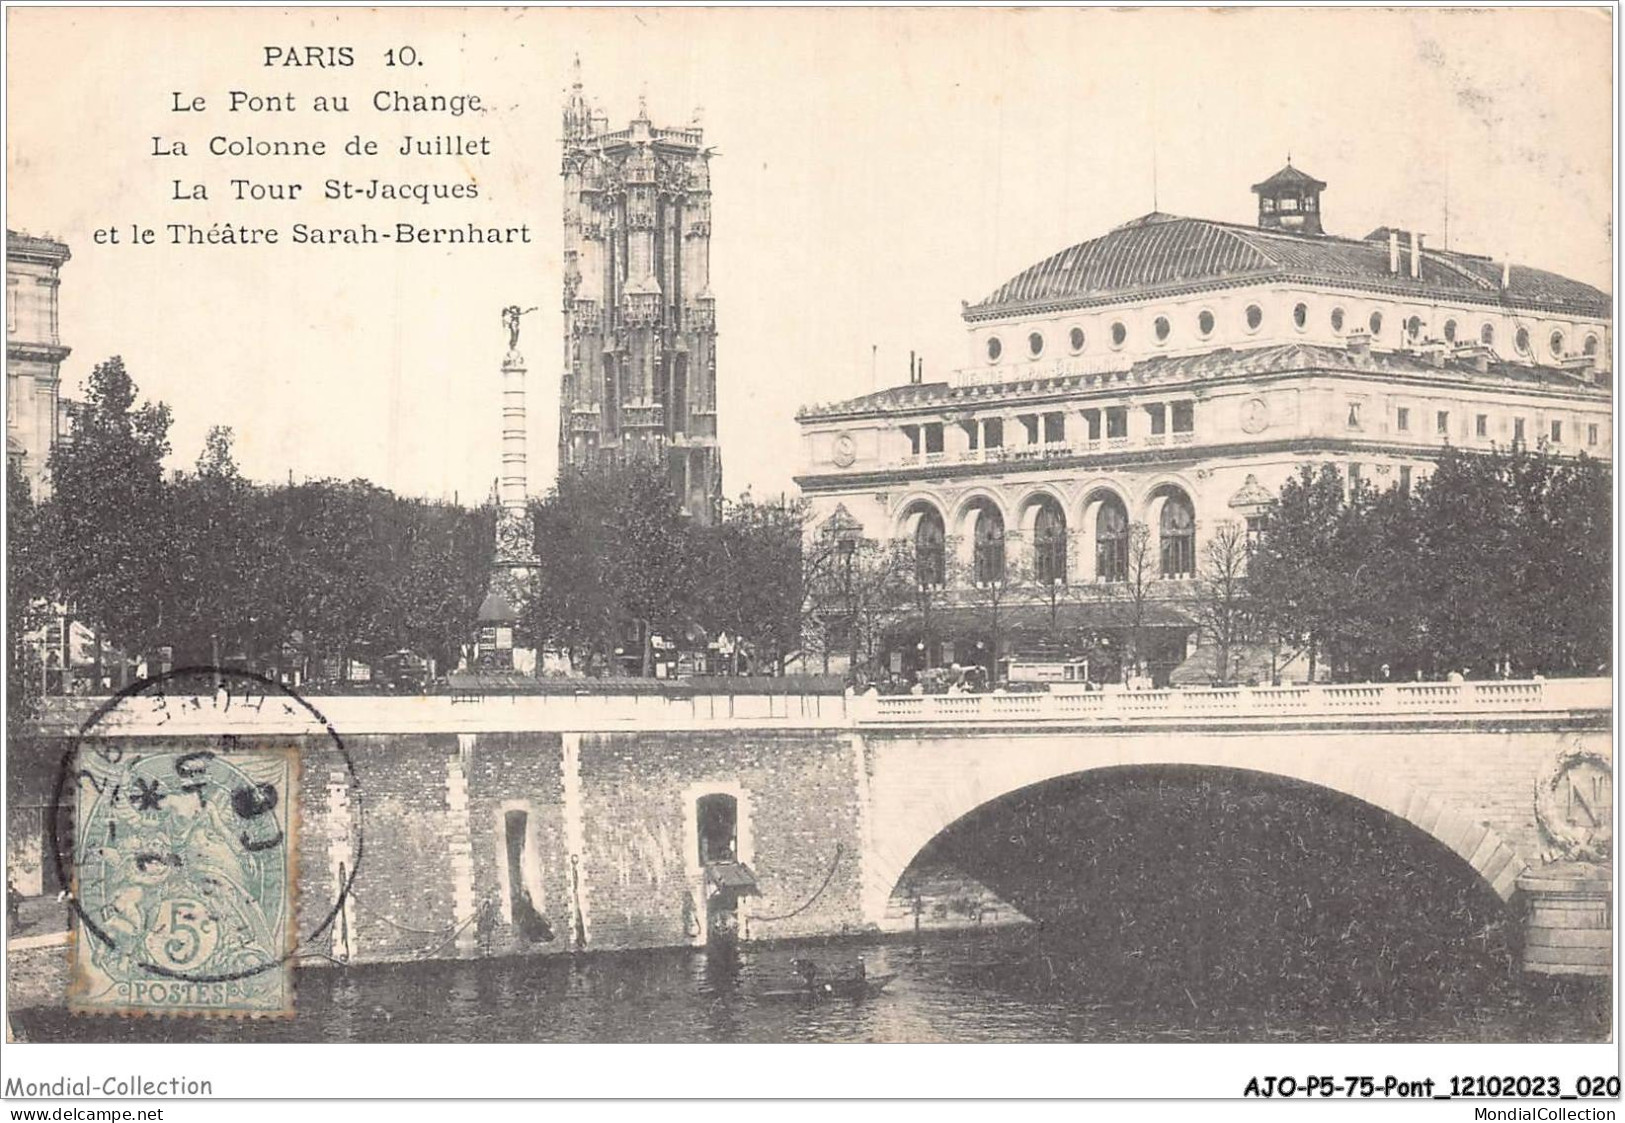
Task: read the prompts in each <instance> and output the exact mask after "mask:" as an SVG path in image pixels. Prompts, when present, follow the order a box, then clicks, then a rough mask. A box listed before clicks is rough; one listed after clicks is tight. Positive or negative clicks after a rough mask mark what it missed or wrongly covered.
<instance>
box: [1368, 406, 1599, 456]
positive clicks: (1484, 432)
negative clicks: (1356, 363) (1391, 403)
mask: <svg viewBox="0 0 1625 1123" xmlns="http://www.w3.org/2000/svg"><path fill="white" fill-rule="evenodd" d="M1348 427H1349V428H1350V429H1359V428H1362V427H1363V426H1362V422H1361V417H1360V403H1359V402H1350V403H1349V413H1348ZM1394 428H1395V429H1396V430H1397V431H1399V432H1401V433H1409V432H1410V431H1411V411H1410V407H1409V406H1396V407H1395V409H1394ZM1578 428H1579V426H1576V429H1577V430H1578ZM1433 431H1434V433H1435V434H1437V435H1438V436H1441V437H1448V436H1449V435H1450V411H1449V410H1447V409H1441V410H1435V411H1434V414H1433ZM1563 433H1564V426H1563V422H1562V421H1561V420H1560V419H1556V418H1554V419H1553V420H1552V421H1551V425H1550V428H1549V429H1548V432H1547V436H1548V437H1549V438H1550V440H1551V442H1552V443H1553V444H1562V443H1563ZM1599 433H1600V429H1599V427H1598V425H1597V423H1596V422H1587V423H1586V424H1585V443H1586V444H1587V445H1588V446H1590V447H1593V448H1595V447H1596V445H1597V440H1598V436H1599ZM1473 436H1475V437H1483V438H1486V439H1487V438H1489V436H1490V415H1489V414H1487V413H1479V414H1474V415H1473ZM1512 439H1513V440H1514V441H1526V440H1527V439H1528V436H1527V432H1526V430H1525V427H1524V419H1523V418H1521V417H1514V418H1513V419H1512Z"/></svg>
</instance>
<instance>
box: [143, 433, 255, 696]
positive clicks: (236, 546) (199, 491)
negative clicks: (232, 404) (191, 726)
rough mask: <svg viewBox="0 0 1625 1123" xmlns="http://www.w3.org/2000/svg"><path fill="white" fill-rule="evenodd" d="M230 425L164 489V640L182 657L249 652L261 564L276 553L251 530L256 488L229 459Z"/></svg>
mask: <svg viewBox="0 0 1625 1123" xmlns="http://www.w3.org/2000/svg"><path fill="white" fill-rule="evenodd" d="M231 446H232V432H231V430H230V429H229V428H226V427H224V426H215V427H214V428H212V429H210V430H209V434H208V437H207V438H206V440H205V443H204V449H203V452H202V454H201V455H200V456H199V457H198V460H197V465H196V469H195V471H194V472H193V473H192V474H191V475H183V476H178V477H177V478H176V479H175V480H174V481H173V483H172V484H171V485H169V486H168V487H167V488H166V499H167V503H166V505H165V525H166V529H167V533H168V538H169V542H170V549H171V552H172V555H173V557H174V558H175V561H176V564H175V566H174V568H173V572H172V573H171V575H170V579H169V580H168V581H167V582H166V583H165V585H164V593H163V597H164V601H165V608H166V611H165V620H166V626H165V630H164V639H165V640H166V641H167V642H169V643H170V644H172V645H173V646H174V647H175V649H176V655H177V661H178V662H180V663H183V664H185V663H204V662H207V663H209V664H210V665H219V664H220V663H221V661H222V655H223V654H227V653H230V654H236V653H247V654H249V655H250V656H251V655H252V652H251V651H249V646H250V643H251V640H252V637H251V635H250V632H251V631H252V627H253V624H254V622H255V621H256V619H257V612H258V599H259V598H258V596H256V594H258V593H262V592H263V590H262V589H259V588H256V587H255V586H256V585H257V584H258V582H257V581H256V578H258V576H259V574H258V572H257V571H258V569H259V568H260V567H262V566H264V565H266V564H267V563H269V562H272V561H274V560H275V559H276V558H277V557H278V556H279V555H280V553H281V551H280V550H279V549H278V544H277V543H275V542H273V541H266V540H265V539H264V538H263V537H262V536H261V535H260V534H258V533H256V531H257V530H258V528H257V527H256V526H255V525H254V517H255V514H256V513H257V508H258V506H259V504H258V502H257V499H258V496H257V495H256V493H255V489H254V488H253V487H252V486H251V485H250V484H249V483H248V481H246V480H245V479H243V477H242V474H241V472H239V471H238V469H237V464H236V462H235V461H234V460H233V458H232V453H231Z"/></svg>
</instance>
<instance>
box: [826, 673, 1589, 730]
mask: <svg viewBox="0 0 1625 1123" xmlns="http://www.w3.org/2000/svg"><path fill="white" fill-rule="evenodd" d="M1612 700H1613V694H1612V682H1611V680H1609V679H1602V678H1590V679H1557V680H1552V681H1549V682H1548V681H1544V680H1534V681H1528V682H1503V681H1496V682H1465V683H1460V682H1421V683H1350V684H1338V685H1314V686H1310V685H1304V686H1265V687H1215V688H1205V689H1191V690H1126V691H1097V692H1089V693H1073V692H1055V693H1022V694H1001V693H993V694H927V695H896V696H880V697H866V698H859V699H856V700H855V704H854V707H853V709H854V712H855V716H856V718H857V721H858V723H859V724H887V723H894V722H896V723H908V722H925V723H929V722H939V721H940V722H953V723H962V722H965V721H994V722H997V721H1045V720H1053V721H1061V720H1069V719H1070V720H1077V719H1085V720H1099V721H1160V720H1173V719H1185V718H1196V719H1208V718H1260V717H1264V718H1267V717H1273V716H1286V715H1291V716H1294V717H1296V716H1327V717H1337V716H1345V715H1350V716H1351V715H1361V716H1365V715H1380V714H1394V715H1402V716H1405V717H1407V718H1415V717H1425V716H1429V715H1432V714H1438V715H1441V716H1448V715H1451V714H1460V713H1520V712H1527V713H1553V712H1561V711H1569V710H1600V709H1608V708H1610V707H1611V704H1612Z"/></svg>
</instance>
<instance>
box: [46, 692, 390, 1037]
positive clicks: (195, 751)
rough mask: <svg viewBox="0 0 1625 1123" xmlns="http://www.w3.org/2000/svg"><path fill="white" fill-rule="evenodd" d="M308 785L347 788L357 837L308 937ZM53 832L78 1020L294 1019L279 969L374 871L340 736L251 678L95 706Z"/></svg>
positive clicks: (309, 710)
mask: <svg viewBox="0 0 1625 1123" xmlns="http://www.w3.org/2000/svg"><path fill="white" fill-rule="evenodd" d="M296 739H297V742H298V744H297V745H296ZM301 771H303V772H305V773H307V774H311V775H313V776H317V777H320V778H321V782H323V783H324V785H325V786H327V787H328V788H329V790H330V793H331V791H332V789H333V788H334V787H335V786H336V787H339V788H341V789H344V790H343V792H342V803H343V804H344V806H345V807H346V808H347V815H348V827H347V832H348V835H349V838H348V842H349V847H348V851H347V859H348V860H347V861H343V862H341V863H340V864H339V866H338V873H337V875H336V876H335V878H334V881H335V885H334V892H333V903H332V905H331V906H330V907H329V908H327V909H325V910H323V911H322V912H321V914H320V915H319V916H317V917H315V919H314V921H313V923H312V925H311V927H310V929H309V931H307V932H300V931H299V930H298V921H297V916H296V909H295V900H296V896H297V893H296V890H297V878H298V833H299V823H298V812H299V809H298V785H299V782H300V775H301ZM332 801H333V800H332V796H331V795H330V802H332ZM63 810H69V811H71V812H72V817H71V827H70V826H67V825H65V824H64V816H63V815H62V814H61V812H62V811H63ZM51 822H52V823H53V824H56V825H55V827H54V829H53V833H52V854H51V860H52V861H54V862H55V863H56V869H57V874H58V877H59V879H60V883H61V884H63V885H71V886H72V887H73V889H72V891H71V893H70V895H69V901H70V904H71V907H72V910H73V913H74V915H75V917H76V918H77V924H78V928H79V932H80V936H79V938H78V939H77V940H76V942H75V945H74V948H75V967H74V974H75V991H74V994H75V999H76V1002H77V1007H76V1008H80V1009H97V1008H129V1007H141V1008H163V1009H175V1010H196V1009H199V1008H209V1009H218V1010H220V1011H222V1012H250V1013H252V1012H260V1011H271V1010H276V1009H291V1006H289V1005H288V1000H289V999H290V998H291V990H289V988H288V987H287V986H286V980H285V978H279V977H278V976H279V975H280V974H281V973H279V972H278V969H279V968H282V967H284V966H285V965H286V964H287V963H288V962H289V960H291V958H292V957H293V956H294V954H295V953H296V952H297V950H298V949H299V948H300V947H301V946H303V945H306V944H309V943H310V942H312V941H314V940H317V939H319V938H320V937H321V936H322V935H323V933H325V932H328V931H329V930H330V929H331V928H332V927H333V925H334V924H335V922H336V921H337V920H338V918H339V917H340V916H341V914H342V913H343V910H344V908H345V904H346V900H347V898H348V897H349V894H350V890H351V887H352V885H353V884H354V882H355V877H356V872H357V870H358V868H359V866H360V862H361V853H362V843H361V798H360V791H359V785H358V781H357V775H356V769H355V765H354V762H353V761H352V760H351V758H350V755H349V752H348V750H347V749H346V748H345V745H344V741H343V739H342V738H341V737H340V736H339V734H338V732H337V731H336V730H335V729H334V728H333V726H332V724H331V723H330V722H329V721H328V720H327V718H326V717H325V716H324V715H323V714H322V713H321V712H320V711H319V710H317V709H316V708H315V707H314V706H312V705H311V704H310V703H309V702H307V701H305V700H304V699H303V698H301V697H300V696H299V695H298V694H296V693H294V692H293V691H292V690H290V689H288V688H287V687H284V686H283V685H281V684H280V683H278V682H275V681H274V680H272V679H269V678H266V677H264V676H262V675H258V674H254V673H251V672H247V671H237V670H227V669H219V668H212V667H185V668H180V669H177V670H174V671H170V672H167V673H165V674H162V675H158V676H155V677H152V678H147V679H142V680H140V681H138V682H136V683H134V684H132V685H131V686H129V687H127V688H125V689H124V690H121V691H120V692H119V693H117V694H115V695H114V696H113V697H111V698H109V699H107V700H106V701H105V702H103V703H102V704H101V705H99V706H98V707H97V708H96V710H95V711H94V712H93V713H92V714H91V715H90V716H89V718H88V719H87V720H86V721H85V722H84V723H83V724H82V725H81V726H80V728H79V729H78V731H77V732H76V733H75V734H74V735H72V736H71V737H70V739H69V742H68V746H67V749H66V751H65V752H64V754H63V756H62V760H61V764H60V767H59V769H58V772H57V778H56V785H55V789H54V792H53V795H52V815H51Z"/></svg>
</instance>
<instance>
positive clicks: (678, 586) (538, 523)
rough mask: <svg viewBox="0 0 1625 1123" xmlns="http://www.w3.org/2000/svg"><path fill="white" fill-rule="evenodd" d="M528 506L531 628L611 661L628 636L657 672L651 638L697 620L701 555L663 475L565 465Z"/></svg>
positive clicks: (636, 468)
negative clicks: (532, 534) (532, 546)
mask: <svg viewBox="0 0 1625 1123" xmlns="http://www.w3.org/2000/svg"><path fill="white" fill-rule="evenodd" d="M532 513H533V515H534V519H535V529H536V556H537V558H538V561H539V564H538V567H537V574H536V583H535V596H534V597H533V598H532V601H531V604H530V605H529V606H527V607H525V608H524V609H522V611H523V613H524V620H523V623H524V625H525V627H526V628H527V629H528V630H529V632H530V634H531V635H532V636H533V637H534V638H535V639H536V640H538V641H539V642H542V643H546V644H552V645H554V646H557V647H561V648H564V649H567V650H570V651H571V652H573V653H575V654H576V655H577V656H585V657H586V658H587V659H588V660H589V661H601V662H605V663H608V662H610V661H611V660H612V659H613V657H614V652H615V651H616V648H617V647H618V646H621V645H622V643H623V638H624V637H626V636H628V635H632V636H635V639H636V642H637V643H638V645H639V646H640V648H641V650H642V669H643V673H644V674H645V675H647V674H651V673H652V671H653V651H652V647H651V637H652V636H653V635H654V634H655V633H656V631H657V630H658V631H664V632H668V633H673V632H676V631H678V630H680V629H686V627H687V625H688V624H690V623H691V622H693V620H694V597H695V591H696V581H697V562H698V557H699V551H698V549H697V542H696V538H695V535H694V533H693V524H692V523H691V522H690V521H689V519H688V518H687V517H686V516H685V515H684V514H683V513H682V507H681V505H680V504H679V502H678V500H677V497H676V496H675V495H673V494H672V492H671V489H670V486H669V484H668V483H667V480H666V478H665V476H664V474H663V473H660V472H657V471H654V470H652V469H650V468H649V467H647V466H645V465H639V464H630V465H624V466H614V467H604V468H600V469H596V470H594V471H590V472H586V471H582V472H573V473H568V474H565V475H563V476H561V477H560V479H559V482H558V484H557V485H556V486H555V487H554V489H553V490H552V491H551V492H549V493H548V495H547V497H546V498H545V499H543V500H542V501H541V502H540V503H538V504H534V505H533V507H532Z"/></svg>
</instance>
